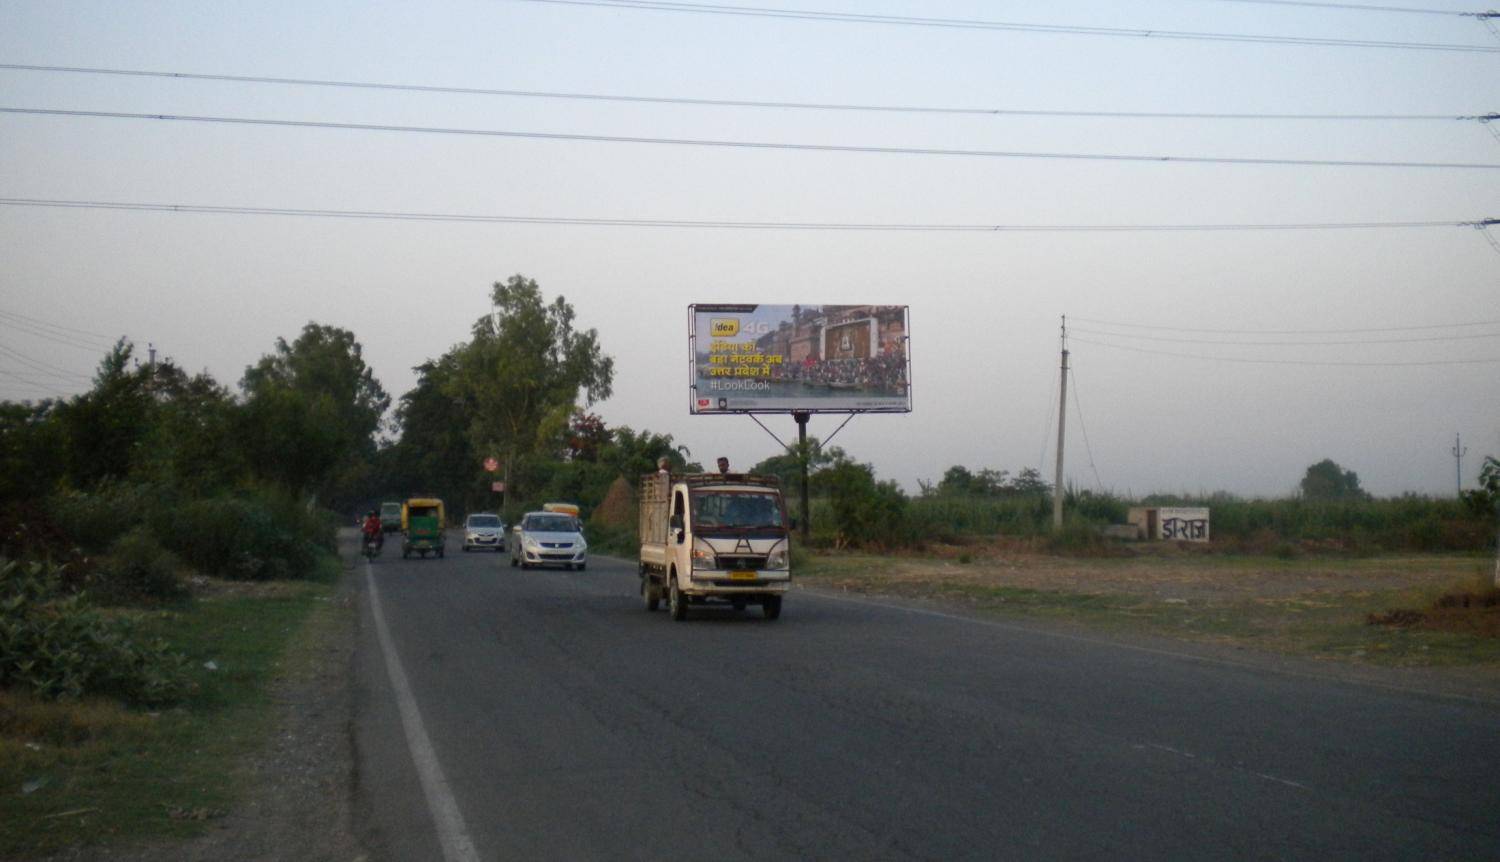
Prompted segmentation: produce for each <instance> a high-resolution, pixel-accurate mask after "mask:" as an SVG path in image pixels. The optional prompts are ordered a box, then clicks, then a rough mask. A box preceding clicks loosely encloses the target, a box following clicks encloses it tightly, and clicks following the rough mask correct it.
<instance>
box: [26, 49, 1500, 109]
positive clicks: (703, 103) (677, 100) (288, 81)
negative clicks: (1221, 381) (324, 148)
mask: <svg viewBox="0 0 1500 862" xmlns="http://www.w3.org/2000/svg"><path fill="white" fill-rule="evenodd" d="M0 69H11V70H17V71H28V72H64V73H77V74H88V75H122V76H128V77H143V78H173V79H180V80H190V81H226V82H232V83H242V84H278V85H286V86H301V87H342V88H350V89H365V90H393V91H399V92H409V93H447V94H457V95H468V96H506V97H515V98H536V99H577V100H585V101H599V102H628V103H635V104H642V103H645V104H658V105H693V106H700V107H721V108H786V109H796V110H814V111H873V112H883V113H913V114H966V115H978V116H991V117H1077V118H1088V119H1132V120H1136V119H1145V120H1277V121H1279V120H1319V121H1339V120H1357V121H1391V122H1400V121H1444V122H1451V121H1455V120H1458V121H1471V122H1481V123H1483V122H1489V121H1492V120H1500V113H1495V112H1490V113H1487V114H1467V115H1465V114H1253V113H1194V112H1185V111H1064V110H1055V111H1044V110H1030V109H1024V108H969V107H951V106H950V107H943V106H924V105H870V104H854V103H839V102H778V101H768V100H755V99H695V98H687V97H682V96H638V95H617V94H607V93H569V92H559V91H554V90H498V89H484V88H478V87H444V86H431V85H422V84H390V83H377V82H370V81H329V80H318V79H313V78H277V77H266V76H258V75H215V74H204V73H195V72H153V71H144V70H139V69H103V68H94V67H88V66H36V65H28V64H22V63H0Z"/></svg>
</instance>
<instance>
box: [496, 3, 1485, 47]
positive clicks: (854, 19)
mask: <svg viewBox="0 0 1500 862" xmlns="http://www.w3.org/2000/svg"><path fill="white" fill-rule="evenodd" d="M524 2H529V3H549V4H553V5H559V6H596V7H602V8H605V9H637V10H645V11H651V12H689V13H695V14H703V15H736V16H741V17H752V18H780V19H794V20H804V21H834V22H840V23H853V24H889V25H902V26H915V27H939V28H945V29H961V30H1000V31H1010V32H1018V33H1048V34H1055V35H1069V36H1112V37H1125V38H1133V39H1170V40H1188V41H1206V42H1248V43H1253V44H1265V45H1296V46H1302V47H1325V48H1390V49H1403V50H1417V51H1459V52H1467V53H1497V52H1500V48H1493V47H1489V46H1486V45H1461V44H1450V43H1440V42H1398V41H1386V40H1379V39H1331V38H1324V37H1316V36H1271V35H1260V34H1253V33H1208V32H1194V31H1187V30H1156V29H1143V28H1119V27H1086V26H1078V25H1068V24H1025V23H1020V22H1012V21H984V20H977V19H968V18H921V17H915V16H906V15H866V14H862V13H850V12H822V11H817V10H811V9H778V8H771V7H763V6H728V5H717V4H707V3H675V2H658V0H524Z"/></svg>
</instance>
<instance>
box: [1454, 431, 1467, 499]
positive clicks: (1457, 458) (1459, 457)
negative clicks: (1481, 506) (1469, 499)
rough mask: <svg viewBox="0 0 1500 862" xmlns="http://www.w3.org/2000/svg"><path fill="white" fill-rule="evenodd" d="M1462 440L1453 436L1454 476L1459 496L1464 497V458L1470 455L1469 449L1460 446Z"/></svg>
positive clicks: (1455, 435) (1457, 436)
mask: <svg viewBox="0 0 1500 862" xmlns="http://www.w3.org/2000/svg"><path fill="white" fill-rule="evenodd" d="M1461 442H1462V438H1461V437H1460V436H1459V435H1457V434H1454V435H1453V462H1454V463H1453V476H1454V479H1455V480H1456V483H1457V485H1458V496H1460V497H1462V496H1463V495H1464V456H1465V455H1467V454H1469V450H1468V448H1467V447H1465V446H1462V445H1460V443H1461Z"/></svg>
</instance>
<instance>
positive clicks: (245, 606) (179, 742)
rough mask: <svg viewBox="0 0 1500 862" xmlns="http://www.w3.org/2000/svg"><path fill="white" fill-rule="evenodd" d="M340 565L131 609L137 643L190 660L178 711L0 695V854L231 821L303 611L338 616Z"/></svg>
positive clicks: (119, 841)
mask: <svg viewBox="0 0 1500 862" xmlns="http://www.w3.org/2000/svg"><path fill="white" fill-rule="evenodd" d="M337 568H338V563H337V561H336V560H334V559H333V558H331V557H329V558H327V559H326V560H325V562H324V564H323V567H322V570H321V573H322V577H320V578H319V579H317V580H315V581H300V582H281V583H274V584H261V585H255V586H254V587H244V588H243V589H242V590H230V591H228V592H226V593H224V594H221V595H218V596H215V597H210V598H205V599H200V600H196V601H194V602H192V603H191V604H189V605H186V606H184V607H182V608H180V609H173V610H159V611H149V612H142V611H136V612H133V613H135V614H136V615H137V616H138V618H139V620H140V624H141V626H142V628H143V629H144V631H143V632H142V634H143V635H146V634H149V635H151V636H160V637H163V638H165V639H167V640H168V641H169V642H170V643H171V644H172V646H173V647H174V648H175V649H177V650H179V651H181V652H183V653H184V654H186V655H187V656H188V658H189V660H190V664H191V666H192V668H193V672H194V676H195V682H196V686H195V688H194V691H193V693H192V694H191V695H190V697H189V698H188V700H187V701H186V702H185V703H183V704H181V705H180V706H178V707H175V708H173V709H169V710H164V711H160V712H146V711H141V710H127V709H124V708H122V707H120V706H119V705H117V704H113V703H108V702H101V701H92V702H85V703H75V704H53V703H41V702H38V701H35V700H32V699H29V698H25V697H22V696H18V695H14V694H9V693H3V692H0V858H7V859H8V858H25V857H32V856H41V855H46V854H48V853H53V852H56V851H58V850H61V849H64V848H67V847H70V846H75V845H93V844H107V845H109V846H120V845H128V844H131V843H135V842H142V841H150V840H161V839H173V838H184V837H189V836H191V835H194V834H197V833H198V832H201V831H202V830H204V829H205V828H206V827H207V824H208V823H209V822H210V821H212V820H213V819H214V818H216V817H218V816H221V815H222V814H223V813H225V812H227V811H228V810H229V808H230V807H231V806H232V805H233V804H234V801H235V799H236V795H237V793H238V792H239V791H240V790H241V781H240V779H239V777H238V776H239V774H240V772H239V768H238V765H239V764H240V762H241V761H242V759H243V758H244V757H245V756H246V755H247V754H249V753H251V752H253V751H255V750H256V749H257V748H258V747H259V746H260V745H261V744H262V743H263V741H264V739H265V737H266V734H267V732H268V730H269V729H270V727H271V722H272V721H273V719H274V714H273V711H272V709H271V706H272V704H271V701H270V684H271V683H272V682H273V680H274V679H275V678H276V677H277V675H278V673H279V672H280V670H281V666H282V664H283V662H284V660H285V658H286V655H287V649H288V645H289V644H290V643H292V642H293V641H294V640H295V639H296V638H297V636H298V633H299V632H301V631H302V630H303V628H304V626H305V625H306V624H307V622H308V620H309V616H310V615H312V614H314V613H315V612H320V613H323V614H327V613H331V612H332V610H331V605H330V603H329V601H328V599H329V597H330V596H331V594H332V592H333V589H334V583H335V581H336V576H337V575H336V573H337ZM209 662H212V663H213V664H214V665H215V666H216V668H217V669H214V670H210V669H208V668H207V667H205V664H207V663H209ZM28 789H29V790H30V792H25V791H26V790H28Z"/></svg>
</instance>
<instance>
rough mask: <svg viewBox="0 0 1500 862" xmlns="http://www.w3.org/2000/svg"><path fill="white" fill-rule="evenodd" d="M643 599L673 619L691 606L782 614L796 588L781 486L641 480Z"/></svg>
mask: <svg viewBox="0 0 1500 862" xmlns="http://www.w3.org/2000/svg"><path fill="white" fill-rule="evenodd" d="M640 501H641V521H640V529H641V559H640V575H641V597H642V598H643V599H644V600H645V602H646V610H649V611H654V610H656V608H657V607H658V606H659V605H660V604H661V601H662V599H664V598H665V599H666V600H667V605H668V607H669V608H670V609H671V612H672V619H674V620H679V621H680V620H684V619H687V612H688V605H689V604H703V603H706V602H709V601H722V602H728V603H729V604H731V605H732V606H734V607H735V608H736V609H739V608H743V607H745V606H746V605H747V604H758V605H760V607H761V611H762V612H763V613H764V614H765V616H766V619H768V620H774V619H776V618H777V617H779V616H781V599H782V596H783V595H785V594H786V592H787V590H789V589H791V586H792V571H791V564H790V547H791V546H790V542H791V535H790V531H789V529H788V527H789V523H790V522H789V521H788V520H787V517H786V505H785V503H784V501H783V500H782V497H781V488H780V484H779V483H778V482H777V480H776V479H775V478H774V477H770V476H751V475H745V474H738V473H728V474H719V473H695V474H688V475H669V474H666V473H656V474H653V475H649V476H643V477H641V495H640Z"/></svg>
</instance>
